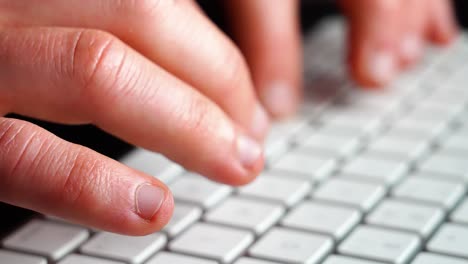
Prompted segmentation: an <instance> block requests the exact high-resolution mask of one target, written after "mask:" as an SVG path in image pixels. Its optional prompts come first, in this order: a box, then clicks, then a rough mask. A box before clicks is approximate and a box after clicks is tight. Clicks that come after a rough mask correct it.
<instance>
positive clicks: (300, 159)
mask: <svg viewBox="0 0 468 264" xmlns="http://www.w3.org/2000/svg"><path fill="white" fill-rule="evenodd" d="M335 167H336V161H335V160H334V159H333V158H326V157H317V156H311V155H307V154H306V153H299V152H290V153H288V154H286V155H284V156H283V157H281V158H280V159H279V160H278V161H277V162H276V163H275V164H274V165H273V166H272V170H274V171H278V172H283V173H285V174H287V175H288V176H292V175H294V176H300V177H303V178H305V179H310V180H315V181H320V180H323V179H324V178H326V177H328V176H329V175H330V174H331V173H332V172H333V170H334V169H335Z"/></svg>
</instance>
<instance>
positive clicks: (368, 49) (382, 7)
mask: <svg viewBox="0 0 468 264" xmlns="http://www.w3.org/2000/svg"><path fill="white" fill-rule="evenodd" d="M341 2H342V6H343V8H344V11H345V13H346V14H347V16H348V18H349V21H350V32H349V46H350V48H349V65H350V67H351V68H350V70H351V73H352V75H353V77H354V78H355V79H356V81H358V82H359V83H360V84H362V85H364V86H368V87H374V86H381V85H385V84H387V83H389V82H390V81H391V80H392V79H393V78H394V77H395V75H396V74H397V73H398V71H399V57H398V50H397V47H398V39H400V38H401V31H400V25H399V21H400V19H401V6H402V5H401V1H400V0H360V1H355V0H342V1H341Z"/></svg>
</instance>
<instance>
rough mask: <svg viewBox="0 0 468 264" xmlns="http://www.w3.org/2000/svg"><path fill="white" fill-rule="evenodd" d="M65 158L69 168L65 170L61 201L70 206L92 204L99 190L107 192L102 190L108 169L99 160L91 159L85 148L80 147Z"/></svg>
mask: <svg viewBox="0 0 468 264" xmlns="http://www.w3.org/2000/svg"><path fill="white" fill-rule="evenodd" d="M64 157H65V158H64V160H65V161H64V162H65V163H66V164H67V165H66V166H67V168H66V169H64V170H63V172H64V175H63V176H64V177H63V184H62V186H61V189H62V190H63V191H61V192H60V196H61V197H60V199H61V200H62V201H64V202H65V204H68V205H70V206H73V205H77V204H91V203H92V202H93V197H94V194H95V193H96V192H97V191H98V190H101V191H102V190H107V188H102V187H104V184H105V182H106V181H105V179H107V178H108V177H107V176H108V174H109V173H108V172H107V170H106V167H105V166H104V164H103V163H102V162H100V161H99V159H90V155H89V151H88V150H87V149H86V148H84V147H78V149H77V151H74V152H71V153H69V154H68V155H67V154H65V155H64ZM101 197H104V195H103V196H101Z"/></svg>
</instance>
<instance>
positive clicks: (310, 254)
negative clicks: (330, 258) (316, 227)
mask: <svg viewBox="0 0 468 264" xmlns="http://www.w3.org/2000/svg"><path fill="white" fill-rule="evenodd" d="M332 248H333V242H332V239H331V238H329V237H326V236H321V235H315V234H310V233H306V232H301V231H294V230H288V229H285V228H273V229H271V230H270V231H268V233H267V234H266V235H265V236H263V237H261V238H260V240H259V241H258V242H257V243H256V244H254V245H253V246H252V247H251V248H250V250H249V254H250V255H251V256H253V257H257V258H262V259H267V260H271V261H278V262H287V263H311V264H314V263H319V261H320V260H321V259H323V258H324V257H325V256H326V255H327V254H328V253H329V252H330V251H331V250H332Z"/></svg>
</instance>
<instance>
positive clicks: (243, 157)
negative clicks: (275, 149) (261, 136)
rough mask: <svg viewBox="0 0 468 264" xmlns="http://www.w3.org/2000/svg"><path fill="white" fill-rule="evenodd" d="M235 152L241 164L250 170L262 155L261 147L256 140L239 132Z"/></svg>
mask: <svg viewBox="0 0 468 264" xmlns="http://www.w3.org/2000/svg"><path fill="white" fill-rule="evenodd" d="M237 152H238V155H239V160H240V162H241V164H242V166H244V168H246V169H247V170H250V169H251V168H253V167H254V166H255V164H256V163H257V161H258V159H259V158H260V156H261V155H262V148H261V147H260V145H259V144H258V143H257V141H255V140H253V139H251V138H250V137H248V136H245V135H242V134H240V135H239V136H238V138H237Z"/></svg>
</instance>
